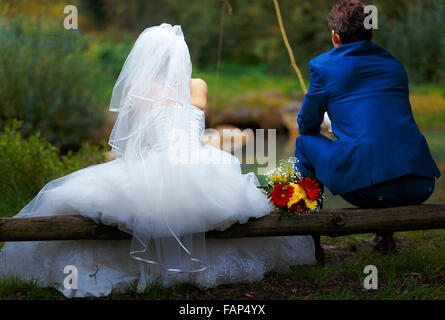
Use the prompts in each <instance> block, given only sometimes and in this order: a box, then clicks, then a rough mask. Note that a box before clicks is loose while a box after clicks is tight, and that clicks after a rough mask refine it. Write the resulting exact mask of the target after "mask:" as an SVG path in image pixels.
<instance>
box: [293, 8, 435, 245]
mask: <svg viewBox="0 0 445 320" xmlns="http://www.w3.org/2000/svg"><path fill="white" fill-rule="evenodd" d="M365 18H366V15H365V13H364V5H363V4H362V3H361V2H360V1H359V0H342V1H340V2H339V3H337V4H336V5H335V6H334V7H333V8H332V10H331V12H330V13H329V27H330V28H331V30H332V43H333V45H334V49H332V50H331V51H328V52H326V53H323V54H321V55H320V56H318V57H316V58H314V59H312V60H311V61H310V62H309V69H310V86H309V91H308V93H307V94H306V97H305V99H304V103H303V106H302V109H301V111H300V112H299V114H298V126H299V132H300V136H299V137H298V139H297V141H296V150H295V157H296V158H297V159H298V160H299V162H297V164H296V166H297V168H298V169H299V170H300V172H302V174H303V176H306V175H309V174H310V173H314V174H315V176H316V178H317V179H318V180H319V181H320V182H321V183H323V184H324V185H325V186H326V187H327V188H329V190H330V191H331V192H332V193H333V194H334V195H335V194H339V195H340V196H341V197H342V198H343V199H345V200H346V201H348V202H349V203H351V204H352V205H355V206H358V207H362V208H374V207H390V206H402V205H415V204H421V203H423V202H424V201H425V200H426V199H428V197H429V196H430V195H431V194H432V193H433V190H434V183H435V178H436V177H437V178H438V177H439V176H440V171H439V169H438V168H437V166H436V164H435V163H434V160H433V159H432V157H431V154H430V151H429V148H428V145H427V143H426V141H425V138H424V136H423V135H422V134H421V133H420V131H419V128H418V127H417V124H416V122H415V121H414V118H413V115H412V111H411V106H410V102H409V90H408V78H407V74H406V72H405V70H404V68H403V66H402V64H401V63H400V62H399V61H398V60H397V59H396V58H395V57H393V56H392V55H391V54H390V53H389V52H387V51H386V50H385V49H383V48H381V47H379V46H378V45H376V44H374V43H373V42H371V40H372V38H373V36H374V31H373V30H372V29H369V30H368V29H366V28H365V26H364V21H365ZM325 112H328V114H329V116H330V118H331V122H332V130H333V134H334V135H335V136H336V138H337V140H335V141H331V140H330V139H328V138H326V137H325V136H323V135H322V134H321V133H320V125H321V123H322V121H323V115H324V113H325ZM373 243H374V244H376V247H377V248H379V249H383V250H386V249H393V248H394V247H395V244H394V241H393V239H392V234H378V235H375V236H374V237H373Z"/></svg>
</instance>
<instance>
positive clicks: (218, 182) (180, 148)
mask: <svg viewBox="0 0 445 320" xmlns="http://www.w3.org/2000/svg"><path fill="white" fill-rule="evenodd" d="M165 47H166V48H165ZM147 56H148V57H151V59H149V60H151V62H149V63H147V62H146V60H147V58H146V57H147ZM190 74H191V64H190V57H189V54H188V49H187V46H186V45H185V41H184V39H183V35H182V32H181V29H180V27H178V26H175V27H172V26H170V25H166V24H163V25H161V26H159V27H153V28H149V29H146V30H145V31H144V32H143V33H142V34H141V36H140V37H139V38H138V40H137V41H136V43H135V46H134V48H133V50H132V52H131V53H130V55H129V57H128V58H127V61H126V63H125V65H124V67H123V70H122V72H121V74H120V76H119V78H118V81H117V83H116V86H115V88H114V91H113V97H112V101H111V106H110V109H111V110H112V111H118V112H119V116H118V119H117V121H116V124H115V127H114V128H113V132H112V134H111V137H110V145H111V146H112V147H113V150H114V151H115V152H116V153H117V155H118V156H117V158H116V160H113V161H111V162H107V163H103V164H98V165H94V166H91V167H88V168H85V169H82V170H79V171H77V172H74V173H72V174H69V175H67V176H64V177H62V178H59V179H56V180H53V181H51V182H49V183H48V184H47V185H46V186H45V187H44V188H43V189H42V190H41V191H40V192H39V194H38V195H37V196H36V197H35V198H34V199H33V200H32V201H31V202H30V203H29V204H28V205H27V206H26V207H25V208H23V209H22V210H21V211H20V213H19V214H18V215H17V216H16V217H35V216H50V215H64V214H76V213H77V214H81V215H83V216H85V217H89V218H91V219H93V220H95V221H96V222H98V223H99V222H100V223H103V224H107V225H113V226H117V227H118V228H120V229H121V230H123V231H125V232H127V233H129V234H131V235H132V236H133V237H132V238H133V239H132V240H131V241H130V240H113V241H102V240H101V241H98V240H89V241H88V240H83V241H35V242H8V243H6V244H5V245H4V247H3V248H2V250H1V252H0V276H11V275H15V276H18V277H20V278H23V279H26V280H31V279H37V280H38V281H39V283H40V285H43V286H52V287H55V288H57V289H58V290H60V291H61V292H62V293H63V294H64V295H65V296H67V297H85V296H105V295H108V294H110V293H111V291H112V290H124V289H125V288H126V286H127V285H131V284H134V283H136V284H137V287H138V289H141V290H142V289H144V288H145V287H146V286H147V285H148V284H150V283H152V282H155V281H161V282H162V283H163V284H164V285H166V286H169V285H173V284H177V283H179V282H188V283H192V284H196V285H198V286H200V287H213V286H217V285H219V284H223V283H235V282H252V281H257V280H260V279H261V278H262V277H263V276H264V274H265V273H266V272H267V271H270V270H279V271H283V270H288V268H289V267H290V266H292V265H297V264H309V263H313V262H314V261H315V254H314V251H315V249H314V243H313V240H312V238H311V237H310V236H288V237H267V238H249V239H229V240H227V239H224V240H222V239H221V240H220V239H205V236H204V233H205V232H206V231H209V230H224V229H226V228H227V227H229V226H230V225H232V224H233V223H236V222H240V223H245V222H246V221H247V220H248V219H249V218H258V217H261V216H264V215H266V214H268V213H269V211H270V206H269V203H268V200H267V198H266V197H265V196H264V195H263V193H262V192H260V190H259V189H258V188H257V186H258V180H257V178H256V177H255V175H254V174H253V173H249V174H247V175H243V174H241V170H240V163H239V161H238V159H237V158H236V157H234V156H232V155H231V154H229V153H226V152H223V151H221V150H219V149H217V148H214V147H211V146H208V145H204V144H203V143H202V142H201V136H202V134H203V131H204V125H205V121H204V120H205V115H204V112H203V111H201V110H200V109H198V108H196V107H194V106H192V105H191V104H190V86H189V83H190ZM142 79H143V80H144V81H142ZM140 83H143V84H144V85H139V84H140ZM69 265H71V266H75V267H76V268H77V273H78V281H77V289H70V288H68V289H67V288H66V287H65V286H64V279H65V278H66V277H67V274H65V273H64V269H65V266H69Z"/></svg>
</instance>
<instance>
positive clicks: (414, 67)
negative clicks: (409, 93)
mask: <svg viewBox="0 0 445 320" xmlns="http://www.w3.org/2000/svg"><path fill="white" fill-rule="evenodd" d="M409 4H410V5H409V6H408V9H407V10H406V12H405V13H404V14H403V16H402V18H401V19H397V20H396V19H394V20H388V18H386V19H382V25H381V28H380V29H381V30H382V31H383V32H382V31H380V30H379V31H380V32H378V33H377V36H378V37H377V38H380V39H381V40H382V42H383V45H384V46H385V47H386V48H387V49H388V50H389V51H390V52H391V53H392V54H394V55H395V56H396V57H397V58H398V59H400V61H402V63H403V64H404V66H405V68H406V69H407V71H408V74H409V77H410V80H411V81H415V82H436V83H443V82H445V54H444V52H445V38H444V36H443V33H444V32H445V28H444V26H443V23H442V19H443V16H444V15H445V3H444V1H443V0H423V1H419V0H417V1H413V2H412V3H409ZM384 17H385V16H384Z"/></svg>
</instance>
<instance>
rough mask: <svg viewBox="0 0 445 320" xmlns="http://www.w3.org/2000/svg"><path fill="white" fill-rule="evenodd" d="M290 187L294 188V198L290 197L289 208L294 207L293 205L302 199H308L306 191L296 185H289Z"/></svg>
mask: <svg viewBox="0 0 445 320" xmlns="http://www.w3.org/2000/svg"><path fill="white" fill-rule="evenodd" d="M289 185H290V186H292V187H294V193H293V194H292V197H290V199H289V202H288V203H287V207H288V208H290V207H292V205H293V204H295V203H297V202H298V201H300V200H301V199H306V198H307V197H306V191H304V189H303V188H302V187H301V186H300V185H298V184H296V183H289Z"/></svg>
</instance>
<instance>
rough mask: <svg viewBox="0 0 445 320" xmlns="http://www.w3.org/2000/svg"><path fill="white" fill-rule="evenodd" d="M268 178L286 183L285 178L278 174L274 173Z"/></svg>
mask: <svg viewBox="0 0 445 320" xmlns="http://www.w3.org/2000/svg"><path fill="white" fill-rule="evenodd" d="M270 180H271V181H273V182H276V183H286V182H287V178H286V177H282V176H280V175H278V174H274V175H273V176H271V177H270Z"/></svg>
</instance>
